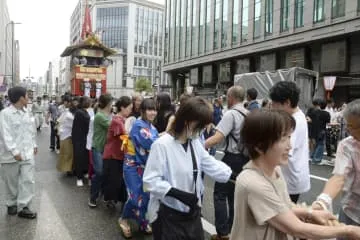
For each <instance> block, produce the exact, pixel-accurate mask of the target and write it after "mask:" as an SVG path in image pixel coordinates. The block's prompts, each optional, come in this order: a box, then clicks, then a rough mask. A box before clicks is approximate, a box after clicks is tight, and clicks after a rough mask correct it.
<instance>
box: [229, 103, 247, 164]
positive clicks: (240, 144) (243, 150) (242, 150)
mask: <svg viewBox="0 0 360 240" xmlns="http://www.w3.org/2000/svg"><path fill="white" fill-rule="evenodd" d="M231 110H235V111H236V112H238V113H240V114H241V115H242V116H243V117H244V120H245V118H246V117H247V114H245V113H243V112H242V111H240V110H238V109H235V108H234V109H231ZM231 110H230V111H231ZM240 131H241V129H240ZM230 138H232V139H233V140H234V141H235V143H236V144H237V146H238V147H237V148H238V150H239V152H240V154H241V155H243V157H244V158H245V159H247V160H250V156H249V152H248V151H247V149H246V147H245V145H244V142H243V141H242V139H241V138H240V140H239V139H236V138H235V136H234V135H233V134H232V133H231V132H230V133H229V135H228V136H227V137H226V147H225V152H226V151H227V149H228V147H229V139H230Z"/></svg>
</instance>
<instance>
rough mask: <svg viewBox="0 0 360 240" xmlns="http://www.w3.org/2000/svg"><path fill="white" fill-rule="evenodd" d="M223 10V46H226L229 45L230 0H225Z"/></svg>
mask: <svg viewBox="0 0 360 240" xmlns="http://www.w3.org/2000/svg"><path fill="white" fill-rule="evenodd" d="M222 10H223V16H222V30H221V47H222V48H225V47H227V30H228V11H229V0H223V5H222Z"/></svg>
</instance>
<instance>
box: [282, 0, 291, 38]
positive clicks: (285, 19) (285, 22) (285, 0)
mask: <svg viewBox="0 0 360 240" xmlns="http://www.w3.org/2000/svg"><path fill="white" fill-rule="evenodd" d="M289 10H290V2H289V0H281V16H280V20H281V23H280V24H281V25H280V31H281V32H285V31H287V30H289Z"/></svg>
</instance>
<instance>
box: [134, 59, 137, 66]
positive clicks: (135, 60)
mask: <svg viewBox="0 0 360 240" xmlns="http://www.w3.org/2000/svg"><path fill="white" fill-rule="evenodd" d="M134 66H137V57H135V58H134Z"/></svg>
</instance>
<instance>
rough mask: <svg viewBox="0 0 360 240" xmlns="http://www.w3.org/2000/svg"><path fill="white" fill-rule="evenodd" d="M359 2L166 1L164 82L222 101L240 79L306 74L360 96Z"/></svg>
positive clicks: (337, 94) (339, 98) (341, 94)
mask: <svg viewBox="0 0 360 240" xmlns="http://www.w3.org/2000/svg"><path fill="white" fill-rule="evenodd" d="M359 13H360V0H166V10H165V37H164V44H165V45H164V46H165V48H164V57H163V61H164V65H163V68H162V70H163V71H164V73H165V77H164V80H165V82H166V83H167V84H170V85H171V86H172V88H173V89H174V90H175V91H174V92H175V96H178V95H179V94H180V93H182V92H183V91H184V89H186V87H189V86H192V87H193V89H194V91H195V93H196V94H199V95H201V94H203V95H208V96H215V95H219V94H223V93H224V92H225V91H226V89H227V88H228V87H229V86H231V85H232V84H233V77H234V75H235V74H240V73H247V72H263V71H273V70H276V69H280V68H290V67H303V68H307V69H311V70H315V71H317V72H319V73H320V81H322V78H323V77H324V76H336V85H335V88H334V91H333V97H334V99H335V100H336V102H337V103H338V104H341V103H342V102H346V101H350V100H352V99H354V98H357V97H360V84H359V82H360V81H359V80H360V78H359V77H360V62H359V61H358V60H359V59H360V32H359V30H360V28H359V26H360V15H359Z"/></svg>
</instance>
